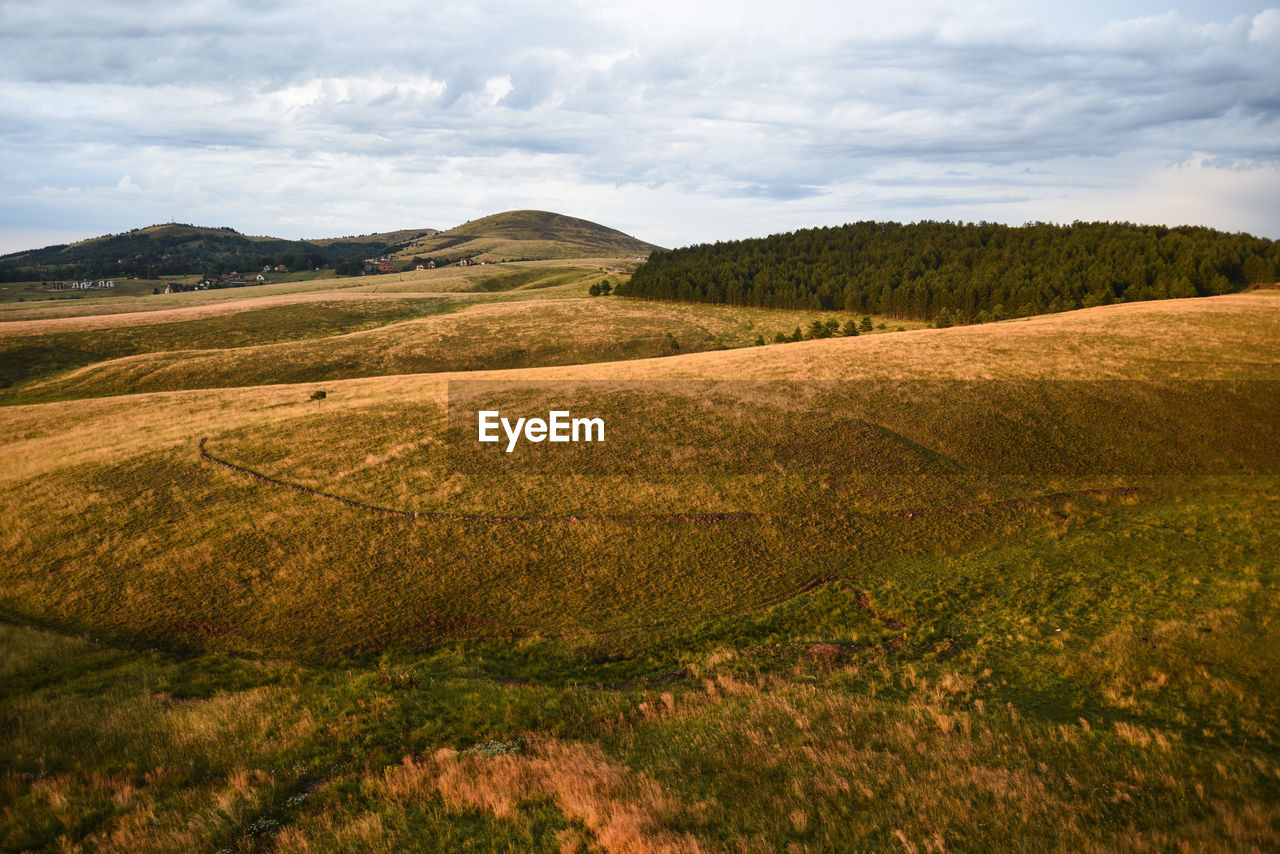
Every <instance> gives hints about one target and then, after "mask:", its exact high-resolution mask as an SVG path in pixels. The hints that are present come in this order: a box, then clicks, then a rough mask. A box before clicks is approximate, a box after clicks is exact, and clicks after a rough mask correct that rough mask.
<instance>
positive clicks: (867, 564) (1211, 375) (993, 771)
mask: <svg viewBox="0 0 1280 854" xmlns="http://www.w3.org/2000/svg"><path fill="white" fill-rule="evenodd" d="M614 266H615V265H614V264H612V263H610V262H608V261H607V260H602V259H591V260H588V261H579V262H564V261H556V262H547V263H538V264H521V265H495V266H493V267H472V268H466V269H463V270H459V269H443V270H436V271H429V272H426V273H419V274H417V275H411V274H404V278H403V279H402V278H400V277H399V276H398V275H392V276H381V277H376V278H374V279H372V280H371V279H360V280H354V281H358V282H359V285H358V286H357V287H349V286H348V285H349V284H351V283H352V281H353V280H332V279H330V280H319V281H314V282H306V283H294V284H291V285H287V286H286V285H273V286H266V287H264V288H259V289H255V290H254V291H253V292H252V293H249V292H246V291H240V292H234V293H231V292H209V293H200V294H179V295H171V296H170V297H166V298H160V297H136V298H129V299H128V303H127V305H124V306H120V307H117V306H113V305H112V304H111V302H112V301H111V300H109V299H99V300H84V301H78V302H79V304H74V305H72V304H68V305H52V304H51V305H40V306H37V305H31V304H25V303H24V304H22V305H20V306H15V305H6V306H0V348H3V349H0V353H4V354H6V356H5V358H9V359H16V358H18V357H17V356H15V355H14V354H33V355H31V358H32V360H33V361H32V362H31V363H28V364H27V365H26V366H24V367H23V369H22V370H21V371H19V370H16V369H15V370H14V371H13V372H12V375H13V376H14V377H16V378H17V379H16V381H15V382H14V383H13V384H12V385H11V386H10V387H9V388H7V389H5V390H4V391H3V392H0V395H3V398H0V400H2V402H3V403H5V404H6V405H4V406H2V407H0V460H3V466H2V467H0V487H2V488H3V494H4V496H5V506H4V508H3V512H0V553H2V554H3V557H2V558H0V616H3V618H4V620H5V623H4V625H3V627H2V632H0V686H3V691H2V693H3V697H4V699H3V700H2V701H0V713H3V715H4V720H5V721H6V722H7V724H8V731H9V733H10V734H9V735H8V736H7V737H6V738H4V739H0V766H3V768H4V769H5V771H4V774H3V778H2V779H0V810H2V812H0V846H2V847H3V848H4V849H5V850H82V851H99V850H111V851H184V850H232V851H267V850H279V851H348V850H374V851H400V850H421V851H431V850H463V849H466V848H471V849H472V850H569V851H572V850H603V851H618V852H621V851H774V850H794V851H851V850H853V851H859V850H880V851H883V850H905V851H951V850H963V851H968V850H1016V851H1022V850H1026V851H1031V850H1046V849H1048V850H1073V851H1075V850H1091V851H1112V850H1126V851H1127V850H1151V851H1155V850H1211V851H1249V850H1257V851H1264V850H1273V849H1274V848H1275V847H1276V846H1277V845H1278V844H1280V752H1278V750H1277V747H1276V745H1275V739H1276V736H1277V727H1276V724H1277V709H1280V695H1278V694H1277V691H1276V687H1275V683H1274V680H1273V679H1271V678H1270V674H1271V673H1273V672H1274V670H1275V668H1276V666H1277V665H1280V635H1277V623H1276V620H1275V616H1276V614H1277V608H1276V606H1277V604H1278V603H1277V597H1276V588H1275V581H1276V579H1275V571H1276V561H1275V555H1276V554H1278V553H1280V533H1278V532H1280V525H1277V524H1276V523H1277V521H1280V520H1278V518H1277V515H1278V513H1280V480H1277V474H1280V469H1278V468H1277V463H1280V445H1277V443H1276V439H1277V438H1280V437H1277V435H1276V426H1275V425H1276V424H1277V418H1280V394H1276V391H1277V389H1280V335H1277V331H1280V292H1276V291H1261V292H1250V293H1243V294H1235V295H1228V296H1221V297H1213V298H1207V299H1196V300H1172V301H1164V302H1152V303H1130V304H1122V305H1115V306H1108V307H1101V308H1095V309H1088V310H1083V311H1076V312H1070V313H1066V314H1061V315H1051V316H1043V317H1034V318H1030V319H1026V320H1019V321H1009V322H1002V323H996V324H986V325H981V326H969V327H956V328H951V329H925V328H922V326H921V324H918V323H902V322H900V321H895V320H892V319H882V318H875V319H874V320H875V321H876V323H880V322H881V321H882V320H883V321H884V322H885V323H886V326H887V328H886V329H885V330H883V331H876V332H875V333H874V334H866V335H861V336H858V337H850V338H832V339H826V340H812V341H802V342H798V343H786V344H769V345H767V346H751V345H752V343H753V341H754V339H755V338H756V336H757V335H761V336H763V337H764V338H765V339H766V340H772V337H773V334H774V333H775V332H780V331H781V332H788V333H789V332H790V331H791V330H792V329H793V328H795V327H797V326H799V327H807V326H808V324H809V322H810V321H811V320H813V319H814V318H815V317H817V316H818V314H817V313H814V312H784V311H772V310H756V309H746V308H732V307H717V306H708V305H680V304H670V303H644V302H636V301H630V300H623V299H619V298H616V297H596V298H592V297H588V296H586V289H587V287H588V286H589V285H590V284H592V283H594V282H598V281H599V280H600V279H601V278H604V277H605V276H606V275H607V276H609V277H612V278H614V279H615V280H616V279H617V278H618V277H620V276H624V275H626V273H625V272H623V273H615V272H613V267H614ZM483 277H488V278H483ZM839 317H840V319H842V320H843V319H845V318H844V315H839ZM898 326H906V327H907V331H902V332H897V331H891V330H896V329H897V328H898ZM113 336H114V337H113ZM672 338H674V339H675V340H676V341H677V342H678V345H679V347H678V349H676V348H673V347H672V346H671V344H670V340H671V339H672ZM38 360H44V361H43V362H39V361H38ZM32 364H35V365H36V367H31V365H32ZM41 366H43V367H41ZM321 390H323V391H324V392H325V393H326V394H325V397H324V398H323V399H322V400H315V399H313V393H314V392H316V391H321ZM492 401H501V402H503V404H504V405H505V406H510V407H520V406H526V407H528V408H529V409H530V411H536V409H537V407H542V408H543V409H544V410H545V409H546V408H547V407H548V406H549V405H550V404H551V403H552V402H558V403H564V404H565V405H566V406H569V407H572V408H574V409H575V410H577V409H579V408H581V410H582V411H583V412H601V413H604V414H605V416H606V420H607V421H609V422H610V423H611V424H612V427H611V429H612V430H614V431H615V432H614V433H612V434H611V437H616V438H611V440H610V442H607V443H606V445H605V446H602V447H600V448H599V449H589V448H586V449H566V450H568V451H571V452H570V453H559V454H552V453H551V452H552V451H553V450H556V451H559V450H560V449H552V448H551V447H550V446H542V447H540V448H532V447H526V448H524V449H522V450H521V452H519V453H516V454H513V455H511V456H510V457H509V458H508V457H504V456H501V455H500V452H499V455H498V456H494V455H489V456H484V455H480V454H477V453H476V447H475V443H469V442H468V441H467V434H466V431H467V429H468V428H467V425H468V424H470V423H472V422H470V421H468V420H467V418H469V417H470V416H467V415H466V413H468V412H472V411H474V409H475V408H477V407H483V406H486V405H492ZM451 406H452V408H453V414H454V415H455V416H458V414H459V413H461V415H460V416H458V417H460V418H461V420H460V421H457V423H455V422H451V421H450V407H451ZM201 439H206V440H207V446H206V447H207V451H208V453H209V454H210V455H212V456H213V457H214V458H216V459H220V460H225V461H227V462H230V463H232V464H234V465H236V466H240V467H243V468H244V469H248V470H252V471H254V472H258V473H260V474H261V475H262V476H263V477H266V478H269V479H270V480H269V481H264V480H255V479H254V478H252V477H250V476H248V475H246V474H244V473H243V472H240V471H237V470H234V469H230V468H227V467H223V466H219V465H217V464H215V463H213V462H211V461H209V460H208V459H204V458H202V457H201V454H200V440H201ZM543 451H546V452H547V453H545V454H543V453H542V452H543ZM272 481H274V482H272ZM280 484H289V485H292V486H294V487H299V488H298V489H295V488H290V487H289V486H282V485H280ZM326 496H328V497H326ZM334 497H336V498H342V499H346V500H348V501H352V502H357V503H359V504H361V505H368V506H369V507H375V508H384V509H388V510H394V511H397V512H398V513H400V514H413V513H414V512H417V513H418V514H419V515H418V516H416V517H414V516H412V515H389V514H386V513H379V512H376V511H374V510H369V509H362V508H361V507H355V506H352V505H350V504H343V503H340V502H338V501H335V500H333V498H334ZM431 514H437V515H431Z"/></svg>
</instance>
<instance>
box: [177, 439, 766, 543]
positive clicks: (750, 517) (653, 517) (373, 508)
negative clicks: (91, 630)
mask: <svg viewBox="0 0 1280 854" xmlns="http://www.w3.org/2000/svg"><path fill="white" fill-rule="evenodd" d="M208 441H209V440H208V437H205V438H202V439H201V440H200V458H201V459H203V460H207V461H208V462H211V463H214V464H215V465H220V466H222V467H224V468H228V469H231V470H232V471H234V472H239V473H240V474H243V475H248V476H249V477H251V478H253V479H254V480H258V481H261V482H263V483H269V484H271V485H272V486H283V487H285V488H286V489H292V490H294V491H295V492H302V493H305V494H307V495H314V496H315V497H317V498H324V499H326V500H328V501H336V502H338V503H339V504H345V505H346V506H348V507H353V508H355V509H356V510H366V511H368V512H370V513H381V514H383V515H386V516H400V517H403V518H407V519H443V520H447V521H461V522H691V523H695V524H699V523H700V524H712V523H716V522H767V521H773V520H775V519H777V518H778V517H777V516H776V515H774V514H771V513H604V514H597V515H582V516H570V515H547V516H496V515H490V514H485V513H451V512H445V511H441V510H396V509H394V508H390V507H378V506H377V505H374V504H365V503H364V502H363V501H355V500H353V499H350V498H343V497H342V496H341V495H333V494H331V493H328V492H321V491H320V490H318V489H313V488H311V487H309V486H303V485H302V484H300V483H291V482H289V481H287V480H279V479H278V478H274V477H270V476H268V475H265V474H263V473H262V472H258V471H254V470H253V469H250V468H245V467H244V466H239V465H236V464H235V463H233V462H229V461H227V460H223V459H219V458H218V457H215V456H213V455H212V454H210V453H209V451H208V450H207V449H206V448H205V443H206V442H208Z"/></svg>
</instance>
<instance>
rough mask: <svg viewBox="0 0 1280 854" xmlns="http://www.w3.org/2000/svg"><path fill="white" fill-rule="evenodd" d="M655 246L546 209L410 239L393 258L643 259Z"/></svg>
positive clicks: (498, 216)
mask: <svg viewBox="0 0 1280 854" xmlns="http://www.w3.org/2000/svg"><path fill="white" fill-rule="evenodd" d="M658 248H660V247H658V246H655V245H654V244H652V243H646V242H645V241H643V240H637V239H636V238H634V237H632V236H630V235H628V234H624V233H622V232H621V231H618V230H617V229H613V228H608V227H607V226H603V225H600V224H598V223H594V222H590V221H588V220H585V219H577V218H576V217H571V216H565V215H564V214H557V213H550V212H548V211H507V212H506V213H499V214H493V215H492V216H486V217H482V218H481V219H477V220H471V221H470V222H466V223H464V224H462V225H459V226H457V227H455V228H451V229H449V230H448V231H442V232H440V233H439V234H435V235H432V236H431V237H428V238H426V239H424V240H418V241H414V242H413V243H410V244H409V245H408V246H406V247H404V248H403V249H402V250H400V251H399V252H398V253H396V254H397V255H399V256H401V257H406V258H408V257H413V256H420V257H430V258H433V259H434V260H436V262H437V263H440V262H444V263H452V262H454V261H458V260H459V259H462V258H473V259H476V260H490V261H517V260H541V259H555V258H590V257H616V256H633V255H634V256H647V255H648V254H649V253H650V252H652V251H653V250H655V249H658Z"/></svg>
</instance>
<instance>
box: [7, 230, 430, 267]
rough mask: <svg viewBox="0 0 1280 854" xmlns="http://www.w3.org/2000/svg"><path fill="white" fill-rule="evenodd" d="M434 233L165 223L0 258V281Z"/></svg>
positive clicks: (281, 253) (369, 250) (367, 244)
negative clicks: (293, 233)
mask: <svg viewBox="0 0 1280 854" xmlns="http://www.w3.org/2000/svg"><path fill="white" fill-rule="evenodd" d="M435 233H436V229H433V228H419V229H405V230H402V231H392V232H385V233H382V234H365V235H360V236H355V237H331V238H325V239H320V240H284V239H281V238H278V237H257V236H251V235H246V234H241V233H240V232H238V231H236V230H235V229H233V228H205V227H202V226H196V225H186V224H183V223H166V224H164V225H153V226H149V227H147V228H136V229H134V230H132V231H127V232H124V233H123V234H108V235H104V236H102V237H93V238H90V239H88V240H81V241H79V242H77V243H71V244H61V245H56V246H46V247H44V248H43V249H32V250H28V251H25V252H14V253H11V254H9V255H3V256H0V279H5V280H8V281H14V280H21V279H31V278H36V277H37V274H36V271H37V270H38V269H39V270H41V271H43V272H44V274H45V276H46V277H49V276H56V277H59V278H74V277H79V276H102V275H108V276H111V275H117V276H119V275H139V276H146V275H151V276H157V277H158V276H166V275H178V274H182V273H201V272H206V271H214V270H218V271H226V270H231V269H235V270H251V269H253V268H254V267H255V266H259V265H261V264H263V263H267V262H268V261H270V263H272V264H284V265H285V266H288V267H290V268H303V267H318V266H322V265H324V264H327V263H331V262H334V261H338V260H341V259H346V258H357V257H360V258H362V257H367V256H371V255H387V254H391V253H393V252H395V251H396V250H397V249H400V248H401V247H403V246H404V245H405V244H406V243H409V242H411V241H414V240H420V239H422V238H425V237H429V236H431V235H433V234H435Z"/></svg>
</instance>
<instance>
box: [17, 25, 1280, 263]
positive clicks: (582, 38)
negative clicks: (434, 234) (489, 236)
mask: <svg viewBox="0 0 1280 854" xmlns="http://www.w3.org/2000/svg"><path fill="white" fill-rule="evenodd" d="M1170 3H1172V5H1171V4H1170ZM520 208H534V209H540V210H551V211H556V212H559V213H565V214H569V215H571V216H577V217H582V218H584V219H589V220H594V221H596V222H600V223H603V224H605V225H608V226H611V227H614V228H618V229H621V230H622V231H625V232H627V233H629V234H632V235H634V236H636V237H639V238H641V239H644V240H648V241H651V242H653V243H657V244H660V245H663V246H683V245H688V244H692V243H700V242H707V241H715V240H727V239H734V238H740V237H752V236H763V235H766V234H771V233H776V232H782V231H791V230H794V229H797V228H805V227H809V226H816V225H839V224H842V223H845V222H854V221H858V220H868V219H874V220H897V221H902V222H913V221H918V220H926V219H928V220H953V221H966V222H970V221H980V220H987V221H992V222H1005V223H1010V224H1014V225H1018V224H1021V223H1024V222H1031V221H1044V222H1071V221H1074V220H1113V221H1117V220H1125V221H1130V222H1142V223H1160V224H1167V225H1180V224H1194V225H1208V226H1212V227H1215V228H1220V229H1224V230H1227V231H1248V232H1251V233H1254V234H1259V235H1264V236H1267V237H1271V238H1280V7H1267V6H1265V5H1260V4H1253V3H1245V2H1236V1H1235V0H1225V2H1213V3H1210V2H1201V0H1170V2H1168V3H1167V2H1159V0H1112V2H1101V0H1077V2H1073V3H1062V2H1053V3H1048V2H1045V3H1023V2H1004V0H978V2H972V3H963V4H957V3H954V2H950V0H948V2H932V0H922V1H921V0H910V2H905V3H904V2H894V3H886V2H876V3H863V2H810V0H787V2H770V3H764V2H755V0H734V2H716V0H697V1H696V2H690V0H649V2H646V3H644V4H641V3H636V2H611V0H592V2H578V3H575V2H565V0H560V2H544V0H520V2H497V1H496V0H495V2H488V1H487V0H476V2H462V3H457V2H453V0H438V2H433V3H430V4H427V3H421V2H399V1H398V0H365V2H360V3H354V2H350V0H343V2H333V0H306V2H302V0H251V2H241V1H240V0H200V2H194V3H189V2H182V0H128V2H115V0H95V2H94V3H89V4H86V3H83V2H81V0H75V2H68V0H39V2H9V0H0V252H11V251H17V250H21V249H29V248H35V247H39V246H45V245H49V244H53V243H63V242H70V241H73V240H77V239H82V238H86V237H91V236H96V235H99V234H105V233H114V232H121V231H126V230H128V229H131V228H138V227H143V226H147V225H151V224H154V223H161V222H169V221H177V222H189V223H194V224H197V225H208V226H231V227H233V228H235V229H237V230H239V231H242V232H245V233H248V234H269V235H273V236H278V237H287V238H307V237H338V236H344V235H354V234H367V233H372V232H378V231H386V230H393V229H399V228H442V229H443V228H448V227H451V226H453V225H457V224H460V223H462V222H465V221H467V220H470V219H475V218H477V217H481V216H485V215H487V214H491V213H497V212H499V211H503V210H512V209H520Z"/></svg>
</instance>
